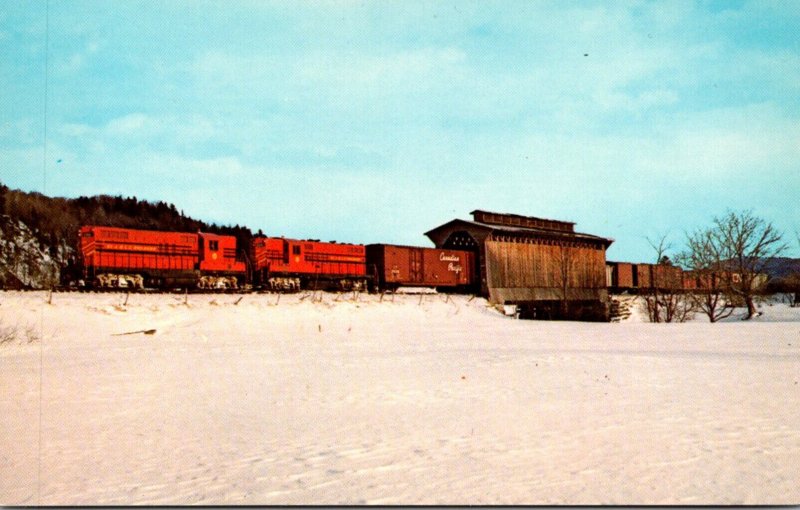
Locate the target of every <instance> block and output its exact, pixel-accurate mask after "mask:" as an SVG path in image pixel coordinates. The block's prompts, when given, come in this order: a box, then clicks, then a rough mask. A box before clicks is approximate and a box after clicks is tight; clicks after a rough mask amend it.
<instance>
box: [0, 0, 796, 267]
mask: <svg viewBox="0 0 800 510" xmlns="http://www.w3.org/2000/svg"><path fill="white" fill-rule="evenodd" d="M48 11H49V16H48V15H47V14H48ZM48 20H49V21H48ZM48 26H49V30H48V29H47V27H48ZM0 60H2V62H3V66H2V69H3V70H2V72H0V112H1V113H2V116H1V117H0V119H1V122H2V124H0V180H2V181H3V182H4V183H5V184H7V185H8V186H10V187H14V188H20V189H23V190H26V191H30V190H36V191H42V190H43V188H44V191H45V192H46V193H47V194H48V195H59V196H68V197H75V196H79V195H92V194H99V193H106V194H122V195H125V196H132V195H135V196H138V197H140V198H144V199H149V200H165V201H169V202H174V203H175V204H176V206H177V207H178V208H179V209H183V210H184V211H185V212H186V213H187V214H190V215H192V216H195V217H198V218H201V219H204V220H208V221H216V222H219V223H227V224H234V223H238V224H244V225H247V226H249V227H251V228H253V229H254V230H257V229H259V228H261V229H263V230H264V232H265V233H268V234H274V235H286V236H290V237H308V238H320V239H323V240H332V239H337V240H339V241H349V242H366V243H369V242H393V243H405V244H419V245H427V244H429V241H428V240H427V238H425V237H424V236H423V232H425V231H427V230H429V229H431V228H433V227H435V226H438V225H440V224H442V223H444V222H446V221H449V220H450V219H453V218H456V217H459V218H464V219H469V214H468V213H469V212H470V211H472V210H473V209H476V208H480V209H487V210H496V211H500V212H512V213H517V214H525V215H532V216H540V217H545V218H555V219H562V220H567V221H573V222H575V223H576V224H577V225H576V228H577V230H579V231H581V232H587V233H591V234H596V235H602V236H607V237H611V238H614V239H615V240H616V241H615V243H614V244H613V245H612V247H611V248H610V249H609V252H608V258H609V259H615V260H632V261H645V260H650V259H651V258H652V256H653V255H652V250H651V248H650V247H649V245H648V243H647V241H646V238H647V237H651V238H654V237H658V236H660V235H661V234H664V233H669V234H670V237H671V239H673V243H674V244H675V245H676V246H679V245H680V241H681V239H682V236H683V233H684V232H685V231H687V230H693V229H695V228H697V227H700V226H703V225H707V224H708V223H709V221H710V218H711V217H712V216H714V215H721V214H723V213H724V212H725V210H726V209H728V208H730V209H734V210H741V209H753V211H754V212H755V213H756V214H757V215H759V216H762V217H764V218H766V219H768V220H770V221H772V222H774V223H775V224H776V226H778V227H779V228H780V229H782V230H783V231H785V232H786V233H787V237H788V238H790V239H791V240H792V241H793V242H794V244H795V245H794V246H793V247H792V251H791V252H790V253H789V254H790V255H800V249H798V248H797V246H796V244H797V243H796V242H795V241H794V231H795V230H800V213H798V207H797V205H798V197H800V193H799V192H798V191H800V167H799V164H798V162H800V2H797V1H787V2H768V1H757V2H752V3H751V2H733V1H730V2H728V1H726V2H677V1H664V2H598V3H594V2H533V1H523V2H511V1H498V2H466V1H458V2H413V1H402V2H400V1H383V2H377V1H376V2H361V1H359V2H354V1H340V2H288V1H286V2H266V1H248V2H238V3H232V2H224V3H223V2H201V1H192V2H179V1H175V0H171V1H165V2H156V1H148V2H134V1H125V0H119V1H115V2H105V1H89V2H87V1H69V2H62V1H51V2H50V3H49V7H48V4H46V3H45V2H42V1H39V2H12V1H7V2H3V3H0ZM45 70H47V73H45ZM45 82H46V83H47V87H46V91H45ZM45 97H46V101H45ZM45 122H46V126H45ZM45 132H46V135H45ZM45 136H46V151H45Z"/></svg>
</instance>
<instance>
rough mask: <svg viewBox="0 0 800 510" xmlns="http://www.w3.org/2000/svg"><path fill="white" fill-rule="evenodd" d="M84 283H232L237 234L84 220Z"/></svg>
mask: <svg viewBox="0 0 800 510" xmlns="http://www.w3.org/2000/svg"><path fill="white" fill-rule="evenodd" d="M78 238H79V250H78V261H79V266H80V268H81V277H82V279H83V280H84V284H85V285H86V286H90V287H101V288H109V287H110V288H115V287H116V288H143V287H145V286H148V287H159V288H166V287H176V286H185V287H191V288H236V287H237V285H238V282H239V281H241V280H242V279H243V278H244V276H245V265H244V262H242V261H240V260H237V257H236V238H235V237H232V236H219V235H214V234H205V233H186V232H157V231H152V230H135V229H125V228H115V227H100V226H93V225H87V226H84V227H81V228H80V230H79V232H78Z"/></svg>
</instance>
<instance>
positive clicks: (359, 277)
mask: <svg viewBox="0 0 800 510" xmlns="http://www.w3.org/2000/svg"><path fill="white" fill-rule="evenodd" d="M250 252H251V253H250V255H251V260H252V261H253V286H254V287H256V288H261V289H268V290H278V291H296V290H300V289H323V290H341V291H350V290H367V288H368V280H369V276H368V274H367V261H366V255H365V247H364V245H361V244H345V243H336V242H329V243H325V242H319V241H311V240H305V241H303V240H298V239H286V238H283V237H262V236H258V237H255V238H253V240H252V241H251V245H250Z"/></svg>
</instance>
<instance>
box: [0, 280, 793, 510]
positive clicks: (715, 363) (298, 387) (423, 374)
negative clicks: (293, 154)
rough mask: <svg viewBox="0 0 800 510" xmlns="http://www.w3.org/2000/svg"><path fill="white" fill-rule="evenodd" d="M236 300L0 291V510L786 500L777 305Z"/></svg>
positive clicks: (787, 334) (788, 389)
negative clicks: (500, 308)
mask: <svg viewBox="0 0 800 510" xmlns="http://www.w3.org/2000/svg"><path fill="white" fill-rule="evenodd" d="M304 296H305V297H304ZM240 297H241V296H237V295H218V296H210V295H189V296H188V302H187V303H186V304H185V303H184V296H177V295H131V296H130V297H129V299H128V302H127V305H123V302H124V301H125V296H124V295H120V294H54V295H53V301H52V304H47V294H46V293H15V292H6V293H0V328H2V329H0V333H3V332H5V333H7V335H6V336H5V337H3V336H2V334H0V340H2V339H3V338H5V339H7V341H6V342H5V343H2V344H0V504H4V505H17V504H28V505H35V504H39V503H41V504H46V505H54V504H57V505H81V504H93V505H112V504H222V505H225V504H297V503H319V504H335V503H348V504H358V503H367V504H380V503H385V504H392V503H396V504H426V503H447V504H469V503H484V504H485V503H490V504H491V503H493V504H501V503H509V504H513V503H523V504H525V503H527V504H603V503H619V504H670V503H676V504H730V503H741V504H782V503H794V504H797V503H799V502H800V485H799V484H798V480H800V385H798V382H800V308H789V307H788V306H787V305H783V304H774V305H772V306H764V307H763V312H764V314H763V316H761V317H759V318H758V319H756V320H754V321H752V322H742V321H729V322H726V323H722V324H708V323H706V322H703V319H702V318H700V317H698V320H697V321H694V322H691V323H687V324H655V325H654V324H646V323H642V322H639V321H638V320H637V317H639V316H638V315H637V314H634V315H633V316H632V317H631V320H628V321H626V322H623V323H619V324H588V323H573V322H538V321H536V322H534V321H520V320H513V319H510V318H506V317H503V316H502V315H501V314H499V313H498V312H497V311H495V310H494V309H492V308H489V307H487V305H486V302H485V301H484V300H482V299H473V300H471V301H470V300H469V298H468V297H465V296H456V297H454V298H450V300H448V299H446V297H445V296H442V295H425V296H415V295H405V296H402V295H398V296H395V297H394V299H393V300H392V299H391V297H389V296H387V297H385V298H384V299H383V302H379V299H380V298H379V296H374V295H360V296H358V299H357V301H356V300H353V296H352V295H348V296H341V297H338V298H337V297H336V296H335V295H332V294H323V295H320V294H317V295H316V296H310V295H302V294H300V295H289V296H281V297H280V298H279V297H278V296H277V295H246V296H244V297H243V298H242V299H241V301H240V302H239V303H238V304H235V303H236V301H237V300H238V299H239V298H240ZM320 297H321V299H322V301H321V302H320V301H318V300H317V299H318V298H320ZM337 299H338V300H337ZM777 320H782V321H785V322H777ZM147 329H155V330H156V332H155V333H154V334H152V335H145V334H142V333H136V334H131V335H120V336H115V335H118V334H120V333H125V332H131V331H137V330H147ZM11 337H14V338H11ZM40 413H41V414H40ZM40 423H41V427H40Z"/></svg>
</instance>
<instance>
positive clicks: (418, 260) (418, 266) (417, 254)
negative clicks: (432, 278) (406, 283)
mask: <svg viewBox="0 0 800 510" xmlns="http://www.w3.org/2000/svg"><path fill="white" fill-rule="evenodd" d="M408 257H409V260H408V279H409V280H410V281H412V282H414V283H420V282H422V275H423V273H422V250H420V249H417V248H411V249H409V250H408Z"/></svg>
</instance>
